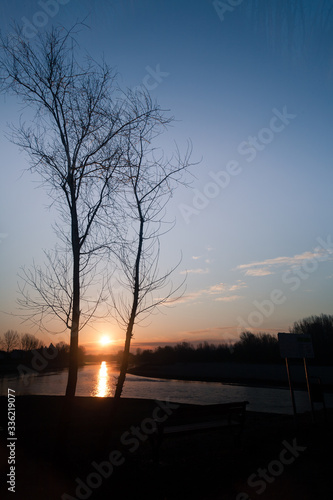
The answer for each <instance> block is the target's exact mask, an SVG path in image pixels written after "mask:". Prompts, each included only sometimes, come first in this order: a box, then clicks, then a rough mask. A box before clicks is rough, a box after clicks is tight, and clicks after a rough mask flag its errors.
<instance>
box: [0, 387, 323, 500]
mask: <svg viewBox="0 0 333 500" xmlns="http://www.w3.org/2000/svg"><path fill="white" fill-rule="evenodd" d="M62 402H63V398H62V397H56V396H21V397H17V398H16V437H17V441H15V485H16V486H15V493H11V492H9V491H8V490H7V487H8V486H9V485H8V484H7V485H6V481H7V480H8V479H9V478H8V476H6V475H7V474H8V473H9V465H8V457H9V456H10V448H9V447H8V446H7V445H8V443H11V442H13V441H8V440H7V437H8V434H7V398H4V397H1V398H0V426H2V427H3V430H1V431H0V443H1V453H0V471H1V476H0V498H1V499H2V498H13V499H15V500H30V499H33V500H39V499H43V500H53V499H64V500H66V499H67V500H70V499H72V500H73V499H74V498H76V499H88V498H91V499H92V500H94V499H105V500H107V499H112V500H113V499H115V500H116V499H122V500H129V499H141V498H142V499H154V500H159V499H163V500H177V499H198V500H199V499H200V500H205V499H207V500H208V499H212V500H213V499H214V500H218V499H219V500H220V499H221V500H248V499H253V500H254V499H259V498H260V500H266V499H267V500H275V499H279V500H282V499H283V500H291V499H292V500H310V499H311V500H319V499H320V500H331V499H332V497H333V473H332V471H333V469H332V459H331V457H332V450H333V429H332V423H333V413H332V412H331V411H330V412H329V413H328V423H327V424H326V425H325V424H324V418H323V414H321V413H318V415H317V424H316V425H314V424H313V423H312V421H311V415H308V414H305V415H302V416H301V418H299V423H298V427H297V428H296V427H295V425H294V421H293V417H292V416H288V415H275V414H264V413H254V412H251V411H248V412H247V420H246V424H245V428H244V433H243V437H242V440H241V442H240V443H236V444H235V442H234V439H233V437H232V435H231V433H230V432H229V431H227V430H224V429H223V430H222V431H221V430H214V431H209V432H206V431H205V432H203V433H199V434H195V435H190V436H183V437H177V438H169V439H167V440H165V441H164V442H163V444H162V447H161V459H160V465H159V466H158V467H156V466H155V465H154V463H153V462H152V454H151V448H150V445H149V440H148V439H146V436H147V433H148V434H149V431H150V428H151V427H150V424H151V418H152V416H153V415H154V416H159V417H161V416H162V415H164V414H165V415H168V416H169V414H171V413H172V418H175V416H176V414H177V412H178V411H179V408H175V407H174V406H170V405H168V404H167V405H162V406H161V405H160V406H159V405H158V404H157V403H156V402H154V401H152V400H140V399H132V400H130V399H123V400H122V402H121V418H120V419H119V420H118V422H117V423H116V424H115V426H114V428H115V429H116V432H115V435H114V436H113V438H112V443H111V442H110V443H109V442H107V440H106V439H102V440H101V436H102V430H103V427H104V426H105V424H107V422H108V419H109V417H108V405H109V404H110V399H102V398H85V397H77V398H76V399H75V403H74V410H73V415H72V423H71V426H70V435H69V438H68V440H67V453H65V452H64V450H63V452H62V454H61V457H60V458H59V457H58V458H55V456H54V450H55V448H56V444H57V442H58V439H57V437H56V429H57V423H58V422H59V417H60V411H61V407H62ZM156 408H160V409H159V410H157V409H156ZM196 408H197V407H196V406H195V405H181V406H180V411H181V412H182V414H183V417H184V413H186V412H189V414H191V415H192V414H193V413H194V412H195V411H196ZM212 410H214V408H212ZM170 416H171V415H170ZM185 418H186V416H185ZM101 441H102V443H101ZM103 444H104V448H103ZM101 446H102V448H101ZM112 451H113V453H111V455H110V452H112ZM12 456H13V453H12ZM110 460H113V461H114V465H113V466H112V465H111V464H110ZM102 462H104V463H103V464H102V466H101V463H102ZM112 469H113V470H112ZM97 470H98V471H99V472H97ZM103 475H104V476H108V477H102V476H103ZM87 483H88V485H87ZM79 485H80V486H79Z"/></svg>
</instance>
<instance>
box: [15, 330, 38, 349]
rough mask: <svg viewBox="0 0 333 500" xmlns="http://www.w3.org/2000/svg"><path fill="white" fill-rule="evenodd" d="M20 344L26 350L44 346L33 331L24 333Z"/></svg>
mask: <svg viewBox="0 0 333 500" xmlns="http://www.w3.org/2000/svg"><path fill="white" fill-rule="evenodd" d="M20 344H21V349H23V350H24V351H32V350H33V349H39V348H40V347H43V342H42V341H41V340H40V339H38V338H37V337H36V336H35V335H32V334H31V333H25V334H24V335H22V337H21V340H20Z"/></svg>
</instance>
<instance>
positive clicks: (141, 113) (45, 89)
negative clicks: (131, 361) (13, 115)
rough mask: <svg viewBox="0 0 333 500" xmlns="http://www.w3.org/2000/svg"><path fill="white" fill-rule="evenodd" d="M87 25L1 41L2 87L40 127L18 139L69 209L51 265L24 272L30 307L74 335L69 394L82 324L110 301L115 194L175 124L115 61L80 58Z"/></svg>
mask: <svg viewBox="0 0 333 500" xmlns="http://www.w3.org/2000/svg"><path fill="white" fill-rule="evenodd" d="M77 31H78V26H75V27H74V28H73V29H71V30H70V31H66V30H65V29H64V28H52V29H51V31H50V32H44V33H40V34H39V35H38V36H36V37H35V38H34V39H33V40H32V41H26V40H25V38H24V36H23V35H22V32H21V31H20V29H19V28H17V27H16V29H15V33H14V34H12V35H11V36H10V37H4V36H2V37H1V41H0V50H1V57H0V71H1V88H2V90H3V91H5V92H11V93H13V94H14V95H15V96H17V97H18V98H19V99H20V101H21V102H22V103H23V104H24V105H25V106H27V107H28V108H30V109H31V110H33V111H34V112H35V115H34V118H33V123H32V125H30V126H28V125H26V124H24V123H23V124H20V125H19V127H16V128H13V135H12V140H13V141H14V142H15V143H16V144H17V145H19V146H20V147H21V148H22V149H23V150H24V151H25V152H26V153H27V154H28V156H29V158H30V163H31V167H30V170H31V171H33V172H37V173H38V174H39V176H40V179H41V182H42V183H43V184H44V185H45V186H46V187H47V189H48V194H49V195H50V197H51V199H52V204H53V206H54V207H55V208H56V209H57V210H58V212H59V214H60V217H59V222H58V223H57V225H56V227H55V229H56V231H57V235H58V236H59V238H60V241H61V242H62V247H58V248H57V249H55V251H53V252H49V253H47V263H46V266H45V267H44V268H42V267H40V266H34V267H33V269H32V270H28V271H24V273H23V280H24V286H23V287H22V294H23V298H22V300H21V301H20V305H21V306H22V307H23V308H27V309H28V314H29V316H30V317H33V318H35V320H36V318H37V319H38V321H39V323H40V324H42V325H43V326H44V328H46V327H47V326H48V325H47V322H46V320H49V319H50V315H51V316H52V317H53V318H58V319H59V320H60V321H61V322H62V323H63V325H64V328H65V329H68V330H69V331H70V360H69V371H68V382H67V388H66V396H67V397H68V398H72V397H73V396H74V395H75V389H76V383H77V369H78V346H79V330H80V329H81V328H82V327H83V326H84V325H85V324H86V323H87V321H89V320H90V319H91V318H92V317H93V316H94V314H95V313H96V310H97V307H98V305H99V304H100V302H101V300H102V291H101V292H100V293H99V294H97V299H96V300H94V301H92V302H90V301H89V300H88V299H86V302H85V301H84V298H85V297H87V292H88V290H89V287H90V285H91V284H92V283H93V279H94V276H96V273H97V269H98V264H99V263H100V258H101V256H102V254H103V252H104V251H105V249H106V248H109V245H110V244H111V242H112V239H113V238H112V235H111V234H110V233H112V230H113V227H114V226H115V224H116V223H117V214H116V213H115V206H114V201H113V200H114V196H115V194H116V193H117V191H118V190H119V189H120V188H121V187H122V185H123V182H124V180H125V181H126V182H127V180H128V177H129V176H128V173H127V172H128V168H127V167H128V165H127V153H128V150H129V149H130V148H131V143H135V141H136V138H138V139H140V138H141V137H142V130H143V128H144V127H146V126H148V129H149V124H152V123H155V122H158V123H159V124H164V123H167V122H168V119H166V118H164V117H163V114H162V112H161V110H160V108H159V107H158V106H157V105H155V104H153V102H152V100H151V99H150V97H149V95H148V93H146V92H145V91H143V90H142V91H140V92H131V91H126V92H125V91H122V90H121V89H120V88H119V87H118V85H117V80H116V75H115V74H114V72H113V71H112V70H111V69H110V68H109V67H108V66H107V65H106V64H105V63H101V64H97V63H96V62H94V61H93V60H92V59H90V58H85V59H83V58H82V57H79V55H78V45H77V43H76V41H75V36H76V35H77ZM129 141H131V143H130V142H129ZM99 281H101V280H99ZM101 288H102V287H101ZM30 290H32V291H33V292H32V293H31V292H30ZM32 311H33V312H32Z"/></svg>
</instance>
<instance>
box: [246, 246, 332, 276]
mask: <svg viewBox="0 0 333 500" xmlns="http://www.w3.org/2000/svg"><path fill="white" fill-rule="evenodd" d="M306 260H317V261H321V260H327V253H326V252H325V250H324V249H323V248H316V249H314V251H312V252H309V251H307V252H303V253H301V254H296V255H293V256H291V257H286V256H284V257H275V258H274V259H266V260H262V261H257V262H250V263H249V264H240V265H239V266H237V267H236V270H240V271H242V272H244V273H245V275H246V276H268V275H270V274H275V272H276V271H278V270H279V269H281V268H288V267H297V266H300V265H301V264H302V263H303V262H304V261H306Z"/></svg>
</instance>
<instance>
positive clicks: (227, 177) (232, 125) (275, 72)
mask: <svg viewBox="0 0 333 500" xmlns="http://www.w3.org/2000/svg"><path fill="white" fill-rule="evenodd" d="M331 7H332V2H331V0H318V1H317V2H313V1H310V0H293V1H288V2H287V1H284V0H272V1H270V2H263V1H260V0H248V1H245V0H244V1H242V0H226V1H225V2H222V1H220V2H218V1H215V2H214V1H210V0H191V1H190V0H182V1H179V0H177V1H176V0H168V1H166V0H136V1H135V2H134V1H131V0H114V1H112V0H111V1H106V0H91V1H88V0H49V1H47V0H45V1H43V0H41V1H35V0H29V1H27V0H25V1H23V0H20V1H19V0H17V1H15V0H11V1H6V0H3V1H2V2H1V5H0V19H1V21H0V27H1V31H2V32H3V33H10V31H11V24H12V23H13V21H14V22H17V23H19V24H21V25H22V26H23V27H24V30H25V33H26V36H27V37H28V38H29V39H30V40H31V43H33V39H34V36H35V34H36V33H38V31H39V30H45V29H46V30H47V29H50V28H51V27H52V24H54V25H63V26H65V27H68V28H69V27H71V26H72V25H73V24H74V23H75V22H76V21H82V20H84V22H85V24H86V25H88V27H89V28H87V29H86V30H84V31H82V32H81V34H80V35H79V43H80V46H81V48H82V50H83V51H88V52H89V53H90V54H91V55H92V56H93V57H94V58H95V59H98V60H100V59H101V58H102V57H104V59H105V60H106V61H107V62H108V64H109V65H110V66H112V67H114V68H115V69H116V70H117V72H118V74H119V75H120V76H119V78H120V83H121V85H123V86H124V88H125V87H126V88H134V87H137V86H144V87H146V88H147V89H148V90H149V91H150V92H151V95H152V97H153V98H154V99H156V100H157V102H158V103H159V104H160V105H161V107H162V108H164V109H168V110H170V113H171V114H172V115H173V116H174V117H175V121H174V123H173V125H172V127H171V128H170V129H169V130H168V131H167V132H166V133H165V135H163V136H161V137H160V139H159V141H160V144H159V145H161V147H163V148H164V149H165V151H166V153H167V154H170V153H171V152H172V149H173V148H174V144H175V143H176V144H177V145H178V146H179V148H180V150H181V151H185V150H186V146H187V143H188V141H191V143H192V147H193V152H192V161H193V163H195V164H194V165H193V166H192V167H191V176H190V178H189V181H190V186H189V187H185V186H180V187H179V188H177V190H176V192H175V193H174V196H173V198H172V199H171V202H170V203H169V205H168V208H167V216H168V218H169V219H170V220H172V219H175V221H176V224H175V226H174V228H173V229H172V231H170V232H169V233H168V234H167V235H165V236H163V237H162V238H161V262H160V267H161V272H162V271H163V270H164V269H166V268H170V267H171V266H173V265H174V264H176V263H177V262H178V260H179V258H180V256H181V259H182V260H181V263H180V265H179V267H178V268H177V269H176V271H175V272H174V273H173V277H172V281H173V283H174V284H175V285H176V286H177V285H178V284H180V283H181V282H182V281H183V279H184V278H185V279H186V285H185V287H184V288H183V295H182V297H180V298H179V299H178V300H176V301H175V302H174V303H173V304H170V305H167V306H163V307H161V308H160V309H159V310H158V311H156V312H155V314H154V315H153V316H151V317H150V318H148V319H147V320H145V322H144V323H143V324H140V325H138V326H137V327H136V329H135V334H134V338H133V341H132V345H133V348H134V349H135V348H137V347H155V346H158V345H164V344H166V343H177V342H182V341H186V342H191V343H194V344H195V343H197V342H204V341H207V342H214V343H220V342H232V341H235V340H237V338H238V337H239V335H240V333H241V332H242V331H244V330H250V331H253V332H268V333H272V334H275V333H277V332H284V331H288V330H289V328H290V327H292V325H293V323H294V322H295V321H298V320H300V319H302V318H304V317H307V316H310V315H319V314H322V313H324V314H332V313H333V307H332V297H333V294H332V292H333V230H332V208H333V201H332V181H333V169H332V158H333V154H332V153H333V141H332V137H333V122H332V114H333V113H332V112H333V100H332V90H333V14H332V13H331V12H330V8H331ZM267 20H268V21H267ZM0 105H1V115H0V127H1V136H0V141H1V142H0V148H1V157H0V176H1V180H0V283H1V290H0V304H1V305H0V327H1V328H0V334H1V333H4V332H5V331H6V330H8V329H14V330H17V331H18V332H19V333H26V332H30V333H33V334H36V335H37V336H38V337H39V338H41V339H43V340H45V342H46V343H48V342H50V341H52V342H53V343H55V342H58V341H60V340H64V341H68V339H69V335H68V333H61V334H58V335H56V336H55V335H52V334H50V333H47V332H45V331H38V330H36V328H35V327H33V326H32V325H30V324H29V323H27V322H25V323H22V318H21V317H19V311H18V307H17V303H16V301H17V298H18V288H19V286H20V278H19V276H18V275H19V273H20V269H21V268H22V267H24V266H25V267H26V268H29V266H31V265H32V263H33V262H35V263H40V264H41V263H42V262H43V259H44V257H43V250H48V249H52V248H53V247H54V246H55V244H56V241H57V238H56V235H55V234H54V231H53V229H52V224H53V223H54V221H56V220H57V213H56V212H54V211H52V208H49V205H50V199H49V197H48V195H47V191H46V189H45V187H43V186H40V184H39V182H38V177H37V176H36V175H34V174H31V173H30V172H28V171H27V169H28V168H29V162H28V159H27V157H26V156H25V155H24V153H23V152H20V151H19V150H18V148H17V146H15V145H14V144H12V143H11V142H10V141H9V139H8V137H7V135H8V124H9V123H14V124H15V123H16V124H17V123H18V120H19V116H20V114H21V112H22V109H21V107H20V106H19V105H18V103H17V101H16V100H15V98H14V97H12V96H8V95H1V96H0ZM25 116H26V119H29V113H28V114H27V115H25ZM21 284H22V283H21ZM80 335H81V336H80V343H81V344H82V345H85V346H86V348H87V349H88V350H89V351H90V352H100V350H101V349H104V350H105V349H106V348H108V349H116V348H117V349H118V348H121V346H122V342H123V340H124V333H123V332H122V331H121V329H120V328H119V326H118V325H117V322H116V321H115V319H114V318H112V317H111V316H109V317H107V318H104V319H103V320H99V321H96V322H95V323H93V324H91V325H87V326H86V327H85V328H84V330H82V332H81V334H80ZM105 335H107V336H109V338H110V339H111V340H112V343H111V344H109V345H108V346H107V347H105V346H104V347H102V346H101V345H100V344H99V339H100V338H101V337H102V336H105Z"/></svg>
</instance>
